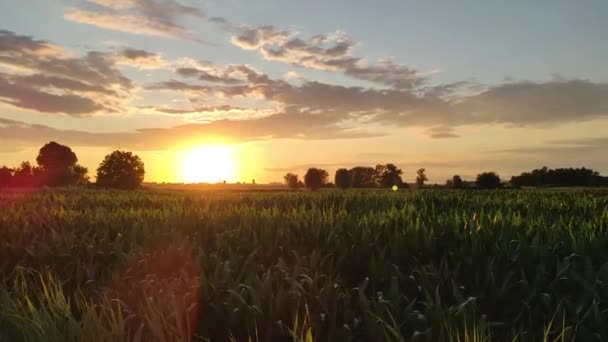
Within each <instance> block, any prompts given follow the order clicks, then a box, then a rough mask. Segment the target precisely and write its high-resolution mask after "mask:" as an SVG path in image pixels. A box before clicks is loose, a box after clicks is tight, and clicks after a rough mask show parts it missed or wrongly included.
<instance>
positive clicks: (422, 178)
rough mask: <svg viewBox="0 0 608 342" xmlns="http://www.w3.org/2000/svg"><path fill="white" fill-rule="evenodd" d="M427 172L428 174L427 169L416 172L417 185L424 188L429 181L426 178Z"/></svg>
mask: <svg viewBox="0 0 608 342" xmlns="http://www.w3.org/2000/svg"><path fill="white" fill-rule="evenodd" d="M425 172H426V169H425V168H421V169H418V171H416V184H417V185H418V186H419V187H422V186H424V182H426V181H427V180H429V179H428V178H427V177H426V173H425Z"/></svg>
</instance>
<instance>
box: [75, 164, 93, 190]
mask: <svg viewBox="0 0 608 342" xmlns="http://www.w3.org/2000/svg"><path fill="white" fill-rule="evenodd" d="M71 171H72V172H71V173H72V180H71V184H73V185H87V184H89V181H90V179H89V175H88V173H89V169H88V168H86V167H84V166H82V165H78V164H76V165H74V166H73V167H72V170H71Z"/></svg>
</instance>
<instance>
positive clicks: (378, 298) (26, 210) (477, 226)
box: [0, 189, 608, 341]
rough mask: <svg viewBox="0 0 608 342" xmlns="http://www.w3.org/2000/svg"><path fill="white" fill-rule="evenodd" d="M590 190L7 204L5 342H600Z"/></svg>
mask: <svg viewBox="0 0 608 342" xmlns="http://www.w3.org/2000/svg"><path fill="white" fill-rule="evenodd" d="M607 195H608V193H607V192H603V191H599V190H598V191H585V190H577V191H540V190H501V191H475V190H471V191H467V190H463V191H457V190H404V191H398V192H390V191H364V190H362V191H356V190H352V191H350V190H349V191H337V190H328V191H321V192H318V193H312V192H304V191H300V192H298V191H295V192H288V191H276V192H270V191H269V192H255V191H233V192H230V191H220V190H218V191H179V190H159V189H154V190H152V189H148V190H139V191H134V192H120V191H101V190H83V189H73V190H69V189H68V190H42V191H37V192H24V191H20V192H17V191H13V192H11V191H6V192H1V193H0V341H572V340H576V341H606V340H608V196H607Z"/></svg>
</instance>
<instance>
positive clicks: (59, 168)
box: [36, 141, 78, 186]
mask: <svg viewBox="0 0 608 342" xmlns="http://www.w3.org/2000/svg"><path fill="white" fill-rule="evenodd" d="M36 162H37V163H38V165H39V166H40V167H41V168H42V176H43V178H44V180H43V182H44V184H45V185H48V186H65V185H70V183H71V182H72V180H73V170H72V168H73V167H74V166H75V165H76V162H78V158H77V157H76V154H75V153H74V152H73V151H72V149H70V148H69V147H67V146H64V145H61V144H58V143H56V142H54V141H51V142H49V143H48V144H46V145H44V146H42V148H40V151H39V153H38V157H37V158H36Z"/></svg>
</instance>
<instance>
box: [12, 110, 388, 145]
mask: <svg viewBox="0 0 608 342" xmlns="http://www.w3.org/2000/svg"><path fill="white" fill-rule="evenodd" d="M374 136H378V134H372V133H368V132H365V131H360V130H356V129H350V128H345V127H341V126H340V125H337V124H336V123H335V122H334V121H333V120H331V119H328V118H326V117H322V116H314V115H305V114H301V113H292V112H280V113H275V114H272V115H268V116H265V117H262V118H257V119H243V120H228V119H221V120H214V121H209V122H204V123H189V124H184V125H180V126H175V127H169V128H146V129H139V130H135V131H132V132H115V133H92V132H86V131H80V130H62V129H56V128H52V127H49V126H45V125H38V124H29V123H25V122H20V121H15V120H8V119H3V118H0V144H9V145H13V146H24V147H34V146H41V145H42V144H44V143H45V142H47V141H50V140H56V141H62V142H63V143H66V144H68V145H74V146H96V147H108V148H128V149H132V150H164V149H168V148H171V147H172V146H178V145H180V144H184V143H192V142H193V141H202V140H205V139H213V138H221V139H223V140H226V141H230V142H233V143H242V142H248V141H255V140H268V139H357V138H363V137H374Z"/></svg>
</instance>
